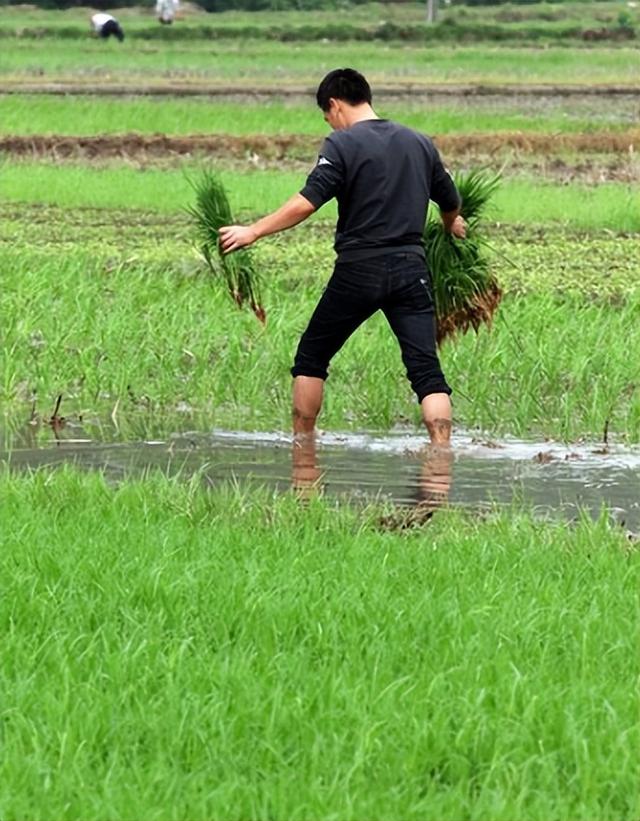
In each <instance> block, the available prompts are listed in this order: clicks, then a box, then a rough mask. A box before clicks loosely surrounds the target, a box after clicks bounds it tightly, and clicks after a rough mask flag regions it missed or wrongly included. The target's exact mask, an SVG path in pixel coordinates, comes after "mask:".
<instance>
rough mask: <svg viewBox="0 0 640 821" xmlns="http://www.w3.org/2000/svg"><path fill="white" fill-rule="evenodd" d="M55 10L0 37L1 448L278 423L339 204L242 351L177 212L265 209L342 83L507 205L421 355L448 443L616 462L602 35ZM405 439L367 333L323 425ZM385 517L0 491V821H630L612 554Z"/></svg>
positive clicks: (235, 323)
mask: <svg viewBox="0 0 640 821" xmlns="http://www.w3.org/2000/svg"><path fill="white" fill-rule="evenodd" d="M88 14H89V11H88V10H85V9H80V10H78V9H75V10H67V11H64V12H62V11H42V10H35V9H33V8H32V7H20V6H14V7H3V15H2V20H1V21H0V152H1V157H0V272H1V273H0V276H1V283H2V287H1V288H0V411H1V414H2V415H1V416H0V418H1V419H2V420H3V422H2V423H1V424H2V426H3V437H4V438H5V439H6V440H7V441H9V445H8V446H7V447H8V448H9V449H10V440H11V435H10V432H16V431H18V432H23V431H25V430H28V431H29V435H30V436H31V437H32V439H34V441H35V442H36V443H37V444H39V445H40V446H42V447H44V446H50V444H49V442H50V440H51V438H52V428H51V424H50V422H51V417H52V416H54V417H55V416H56V413H55V410H54V409H55V408H56V402H57V398H58V397H60V396H62V400H61V405H60V406H59V407H60V414H61V415H64V416H65V417H66V419H68V420H79V419H82V420H85V421H90V420H96V421H100V420H117V422H118V429H119V431H120V434H119V435H120V436H128V437H132V438H135V437H138V438H140V439H142V438H148V437H152V436H163V435H166V434H167V433H168V432H171V431H174V430H179V429H180V430H188V429H190V428H191V429H197V430H199V431H207V430H211V429H213V428H215V429H225V430H245V431H248V430H250V431H262V432H272V431H286V430H288V428H289V424H290V376H289V371H288V369H289V367H290V364H291V360H292V356H293V353H294V351H295V346H296V344H297V340H298V337H299V335H300V333H301V332H302V331H303V330H304V327H305V325H306V322H307V320H308V317H309V316H310V314H311V311H312V310H313V307H314V305H315V302H316V300H317V298H318V296H319V294H320V292H321V290H322V287H323V285H324V283H325V282H326V280H327V278H328V275H329V273H330V270H331V265H332V260H333V252H332V234H333V227H334V222H335V216H336V211H335V208H334V206H333V205H332V204H329V205H327V206H326V207H325V208H323V209H321V210H320V211H319V212H318V213H317V214H315V215H314V216H313V217H312V218H311V220H309V221H308V222H307V223H305V224H304V225H302V226H298V227H297V228H295V229H293V230H292V231H290V232H288V233H286V234H282V235H279V236H276V237H272V238H268V239H265V240H263V241H262V242H261V243H259V244H258V245H257V246H256V248H255V252H254V259H255V263H256V266H257V267H258V269H259V270H260V272H261V275H262V292H263V301H264V304H265V308H266V310H267V317H268V319H267V323H266V325H261V324H260V323H259V322H257V321H256V319H255V317H254V316H253V315H252V314H251V313H250V312H249V311H247V312H243V311H239V310H238V309H237V308H236V307H235V306H234V305H233V303H232V302H231V300H230V299H229V297H228V296H227V295H226V294H225V293H224V291H223V289H221V288H220V287H219V286H218V284H217V283H216V282H215V281H214V280H213V279H212V277H211V274H210V273H208V271H207V269H206V266H205V265H204V263H203V261H202V259H201V258H200V256H199V254H198V251H197V249H196V242H195V236H194V229H193V225H192V223H191V220H190V218H189V216H188V214H187V209H188V207H189V206H190V205H191V204H192V203H193V196H194V195H193V189H192V185H191V181H192V180H193V179H194V178H195V177H197V175H198V174H199V173H200V172H201V171H202V169H205V168H206V169H214V170H216V171H217V172H218V173H219V174H220V176H221V178H222V180H223V181H224V183H225V185H226V186H227V189H228V192H229V196H230V200H231V204H232V207H233V209H234V211H235V213H236V214H237V215H238V218H239V219H243V220H249V219H252V218H254V217H257V216H259V215H262V214H264V213H266V212H267V211H269V210H272V209H274V208H275V207H277V206H278V205H279V204H280V203H281V202H282V201H283V200H284V199H285V198H287V197H288V196H289V195H290V194H292V193H295V192H296V191H297V190H299V189H300V188H301V186H302V184H303V182H304V179H305V176H306V174H307V172H308V170H309V168H310V167H311V166H312V165H313V163H314V161H315V156H316V153H317V150H318V146H319V145H320V143H321V141H322V138H323V136H324V134H325V133H326V128H327V126H326V125H325V123H324V122H323V119H322V116H321V115H320V113H319V112H318V111H317V110H316V108H315V103H314V100H313V94H312V91H313V88H314V86H315V85H316V84H317V82H318V81H319V79H321V77H322V76H323V74H324V73H325V72H326V71H327V70H329V69H331V68H333V67H336V66H339V65H353V66H354V67H356V68H358V69H360V70H361V71H363V72H364V73H365V74H366V75H367V76H368V77H370V79H371V80H372V85H373V90H374V105H375V107H376V109H377V110H378V112H379V113H380V114H381V115H383V116H386V117H391V118H393V119H397V120H399V121H401V122H404V123H406V124H408V125H410V126H412V127H414V128H416V129H419V130H422V131H424V132H425V133H428V134H430V135H431V136H433V138H434V140H435V142H436V144H437V146H438V147H439V149H440V151H441V153H442V155H443V157H444V158H445V160H446V162H447V164H448V165H449V166H450V167H451V168H452V169H454V170H468V169H470V168H477V167H483V168H487V169H490V170H492V171H500V172H501V174H502V183H501V186H500V188H499V190H498V192H497V194H496V195H495V198H494V201H493V203H492V210H491V212H490V217H489V223H488V226H487V238H488V239H487V241H488V246H489V247H488V249H487V252H488V253H489V256H490V260H491V265H492V269H493V270H494V272H495V274H496V276H497V277H498V280H499V282H500V284H501V285H502V288H503V290H504V298H503V301H502V304H501V306H500V308H499V310H498V312H497V314H496V316H495V319H494V322H493V325H492V327H491V328H490V329H488V328H486V327H485V328H481V329H480V331H479V332H478V333H477V334H475V333H473V332H470V333H468V334H467V335H465V336H460V337H459V338H457V339H454V340H451V341H448V342H446V343H445V345H444V346H443V348H442V351H441V354H442V361H443V366H444V369H445V372H446V374H447V376H448V379H449V381H450V383H451V384H452V386H453V388H454V396H453V398H454V425H455V427H456V428H457V429H460V430H465V431H473V432H475V433H476V434H477V435H478V436H479V437H490V438H492V439H494V440H497V441H499V440H500V438H501V437H512V436H517V437H520V438H522V439H530V440H535V441H540V442H544V441H547V440H554V441H561V442H567V443H578V442H588V443H593V444H594V446H600V447H601V446H603V445H604V446H605V447H606V445H607V443H615V444H616V445H620V446H625V447H630V448H633V447H635V446H637V445H638V444H639V443H640V278H639V273H640V198H639V196H638V191H639V185H638V184H639V182H640V160H639V159H638V150H639V148H640V82H639V80H638V78H639V77H640V72H639V71H638V69H639V68H640V46H639V44H640V39H638V36H637V34H636V32H639V31H640V9H639V8H637V7H636V5H635V4H631V3H628V4H627V3H622V2H620V3H618V2H615V3H614V2H610V0H606V1H605V2H598V3H595V2H588V3H587V2H585V3H558V4H546V3H539V4H531V5H526V6H520V5H512V4H503V5H499V6H495V7H478V8H474V7H466V6H456V5H455V3H454V4H453V5H451V6H445V7H444V8H443V10H442V16H441V19H440V22H439V23H438V25H439V27H440V28H439V29H438V31H439V32H440V33H439V34H438V36H433V34H432V33H430V32H429V31H427V28H428V27H426V25H425V24H424V20H423V17H424V12H423V9H422V7H421V6H418V5H415V6H414V5H413V4H409V3H407V4H395V5H392V6H382V5H369V6H355V7H353V8H346V7H345V8H344V9H342V10H335V11H322V12H320V11H313V12H303V11H299V12H280V13H276V12H259V13H252V14H249V13H246V12H225V13H223V14H213V15H207V14H205V13H204V12H201V11H198V10H197V9H196V8H195V7H193V8H191V7H187V8H186V9H185V10H184V11H183V16H182V19H180V20H178V21H177V22H176V23H175V24H174V26H172V27H170V30H168V31H167V30H166V28H168V27H165V28H164V29H162V31H161V33H158V31H159V30H160V27H159V26H158V27H156V23H155V21H154V18H153V15H152V14H151V10H150V9H147V10H144V9H123V10H121V11H120V10H118V11H117V12H116V14H117V16H118V17H119V18H120V20H121V21H122V23H123V26H124V28H125V31H126V32H127V37H126V39H125V41H124V43H122V44H120V43H117V42H111V41H107V42H98V41H95V40H93V39H92V38H91V37H90V36H89V34H88V31H87V16H88ZM456 27H457V28H456ZM452 31H455V32H457V34H456V36H453V35H452V34H451V32H452ZM336 32H337V33H336ZM447 32H449V33H448V34H447ZM593 32H596V34H595V35H594V34H593ZM419 425H420V420H419V409H418V408H417V406H416V404H415V400H414V398H413V396H412V395H411V391H410V388H409V386H408V384H407V383H406V379H405V376H404V372H403V367H402V363H401V361H400V357H399V354H398V350H397V344H396V342H395V340H394V339H393V338H392V337H391V335H390V334H389V331H388V328H387V326H386V324H385V322H384V320H383V318H381V317H377V316H376V317H373V318H372V320H371V321H370V322H368V323H367V324H366V325H365V326H364V327H363V328H361V329H360V330H359V332H358V333H357V334H356V335H355V336H354V337H353V338H352V339H351V340H349V342H348V343H347V345H346V346H345V348H344V350H343V351H342V352H341V353H340V354H339V355H338V357H336V359H335V362H334V365H333V367H332V371H331V377H330V379H329V381H328V384H327V391H326V404H325V407H324V408H323V413H322V417H321V426H322V427H323V429H325V430H328V431H333V432H337V433H341V432H342V433H345V434H346V433H348V432H354V433H355V432H360V431H377V432H385V431H391V430H398V429H403V430H404V429H406V430H411V431H417V430H419V429H420V427H419ZM12 435H13V434H12ZM20 435H22V433H21V434H20ZM454 482H455V474H454ZM399 521H400V520H399V519H398V517H397V516H396V513H395V512H394V511H393V510H390V509H389V506H388V504H386V503H384V502H377V503H375V504H368V505H365V506H363V505H358V506H350V505H348V504H345V503H340V504H338V503H337V502H335V501H331V500H330V499H327V498H323V497H322V496H321V495H318V496H317V497H314V498H312V499H311V500H310V501H309V500H306V501H305V503H304V504H303V503H301V501H300V499H299V498H298V497H297V496H296V495H295V494H294V493H291V494H284V495H282V494H280V495H276V494H274V493H272V492H269V491H267V490H257V491H256V490H255V489H249V488H247V487H244V486H242V485H238V484H237V483H235V484H234V483H233V482H230V483H229V484H228V485H227V486H223V487H216V488H213V489H212V488H209V487H207V484H206V482H205V481H203V477H202V476H201V475H194V476H189V475H186V474H185V475H177V476H172V477H169V476H167V475H163V474H162V473H160V472H157V471H150V472H149V473H148V474H147V475H144V476H142V477H140V476H138V477H135V478H134V477H131V478H125V479H124V480H120V481H117V482H115V481H113V480H112V479H111V478H109V477H107V476H105V475H102V474H101V473H99V472H98V473H95V472H94V473H92V472H89V471H86V470H80V469H79V468H77V467H76V468H74V467H69V466H67V467H64V468H58V469H52V468H46V469H38V470H35V469H34V470H32V471H17V470H15V469H13V468H12V466H11V462H10V460H7V464H4V465H0V544H1V546H2V550H1V551H0V565H1V567H2V570H1V572H0V584H1V585H2V596H0V623H1V625H2V630H1V631H0V636H1V638H0V647H1V657H2V659H3V661H2V663H1V664H0V692H1V694H2V697H1V699H0V705H1V706H0V710H1V711H2V723H1V725H0V727H1V729H0V733H1V738H2V744H1V752H0V783H2V785H3V789H2V790H0V817H2V818H3V819H24V818H32V819H77V818H83V819H105V818H132V819H134V818H145V819H166V818H171V819H174V818H175V819H184V818H189V819H194V821H195V819H278V821H280V819H289V818H298V819H309V821H311V819H354V821H364V820H365V819H367V821H373V820H374V819H375V821H383V819H384V820H385V821H386V820H387V819H439V820H440V819H442V820H443V821H445V820H446V819H450V820H451V821H459V819H463V818H464V819H478V821H480V819H482V821H494V820H495V821H499V820H500V821H501V820H502V819H504V821H516V820H517V821H529V819H540V821H542V819H567V820H568V819H571V820H572V821H573V820H574V819H580V821H600V819H603V820H604V819H611V821H623V819H624V820H625V821H627V820H628V821H637V819H638V817H640V798H639V797H640V766H639V764H638V760H640V757H639V756H638V755H637V751H638V749H639V748H640V719H639V716H640V710H639V707H640V704H639V701H638V684H639V682H640V654H639V653H638V643H637V636H638V629H639V627H640V600H639V598H638V589H639V583H640V553H639V552H638V541H637V534H633V533H630V532H627V531H625V529H624V527H621V526H620V525H619V524H615V523H613V521H612V519H611V517H610V516H609V513H608V511H606V510H603V512H602V515H601V516H600V517H599V518H597V519H596V520H593V519H592V518H590V517H588V516H586V515H585V516H583V517H578V519H577V520H576V521H573V522H566V521H562V520H560V519H554V518H550V519H541V518H539V517H538V516H536V515H534V512H533V511H532V510H530V509H528V508H527V507H526V505H514V506H513V507H512V508H507V509H505V508H502V509H498V508H496V509H494V510H489V511H484V512H483V513H482V515H480V514H478V513H477V512H476V513H474V511H472V510H456V509H446V508H445V509H442V510H439V511H438V512H437V513H436V514H435V515H434V516H433V517H429V518H428V520H427V519H426V518H425V519H424V520H422V521H418V520H416V521H414V522H413V523H412V524H409V525H407V524H406V522H405V523H403V524H402V525H400V524H398V522H399Z"/></svg>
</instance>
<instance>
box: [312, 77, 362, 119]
mask: <svg viewBox="0 0 640 821" xmlns="http://www.w3.org/2000/svg"><path fill="white" fill-rule="evenodd" d="M332 97H333V98H334V99H336V100H344V101H345V103H349V105H360V104H362V103H369V105H371V88H370V87H369V83H368V82H367V81H366V80H365V78H364V77H363V76H362V74H360V72H359V71H356V70H355V69H354V68H336V69H334V70H333V71H330V72H329V73H328V74H327V76H326V77H325V78H324V80H323V81H322V82H321V83H320V85H319V86H318V91H317V92H316V100H317V101H318V105H319V106H320V108H321V109H322V110H323V111H328V110H329V108H330V103H329V100H330V99H331V98H332Z"/></svg>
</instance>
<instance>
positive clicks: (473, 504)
mask: <svg viewBox="0 0 640 821" xmlns="http://www.w3.org/2000/svg"><path fill="white" fill-rule="evenodd" d="M124 439H125V441H123V436H122V435H119V431H118V430H117V429H115V428H114V427H113V426H109V425H98V426H96V427H95V428H94V430H93V434H92V430H91V426H86V425H85V426H83V425H82V424H80V423H74V422H72V421H69V422H66V421H65V424H64V426H60V427H59V426H57V425H55V424H54V425H53V426H51V425H50V426H48V427H45V428H44V429H42V428H39V427H38V426H37V425H34V424H27V425H23V426H21V427H19V428H17V429H16V428H14V429H13V432H9V430H5V431H4V433H3V435H2V439H1V441H2V449H1V450H0V464H2V463H4V464H5V465H6V466H7V467H8V468H10V469H11V470H12V471H24V470H35V469H38V468H44V467H46V468H52V467H55V466H62V465H65V464H70V465H73V466H75V467H78V468H79V469H82V470H91V471H98V472H100V473H101V474H102V475H104V476H105V477H106V478H107V479H108V480H110V481H119V482H120V481H126V480H127V479H135V478H139V477H141V476H145V475H149V474H150V473H153V472H156V471H158V472H160V473H161V474H162V475H164V476H167V477H171V476H179V477H181V478H182V479H184V480H185V481H187V480H189V479H190V478H191V477H193V476H198V477H199V479H200V480H201V482H202V484H203V486H204V487H219V486H222V485H225V484H227V485H228V484H234V483H238V484H239V485H240V486H242V487H244V486H246V487H254V488H255V487H261V488H265V489H267V490H275V491H278V492H285V491H287V490H289V489H290V488H293V489H294V490H296V491H298V492H303V493H305V494H311V495H316V494H321V495H326V496H327V497H329V498H334V499H338V500H341V501H343V502H345V503H356V504H358V505H361V504H366V503H378V504H383V503H385V502H391V503H394V504H396V505H399V506H401V507H410V508H411V507H416V508H421V507H422V508H425V507H426V508H428V509H429V510H433V511H435V510H437V509H439V508H441V507H444V506H453V507H454V508H460V509H462V510H465V511H467V512H469V513H471V514H473V513H474V512H475V513H480V512H483V511H488V510H492V509H516V508H521V509H525V510H530V511H532V512H533V513H534V514H535V515H537V516H540V517H550V518H554V517H555V518H561V519H567V520H569V521H576V520H578V519H579V518H580V517H581V516H582V515H583V514H586V515H591V516H592V517H594V518H596V519H597V518H598V517H599V516H601V515H609V516H610V518H611V521H612V523H618V524H619V525H621V527H622V528H623V529H626V530H627V531H628V532H629V534H630V535H631V536H633V534H636V537H637V538H640V448H638V447H635V448H633V447H631V448H629V447H627V448H624V447H620V446H617V447H616V446H612V447H609V446H607V445H603V444H602V443H600V444H591V445H587V444H584V443H580V444H574V445H566V444H564V445H563V444H560V443H557V442H550V441H546V442H524V441H518V440H514V439H505V440H502V441H493V440H490V439H486V438H485V439H483V438H482V437H478V436H471V435H465V434H464V433H457V434H454V436H453V441H452V449H451V452H443V453H439V452H437V451H434V450H433V449H432V448H430V447H429V446H428V445H427V439H426V436H425V434H422V435H421V434H420V433H418V432H413V433H409V432H403V433H400V432H396V433H394V434H384V435H382V434H381V435H374V434H357V433H344V434H340V433H319V434H318V436H317V438H316V441H315V442H313V443H311V442H308V441H305V440H304V439H303V440H301V441H296V440H294V439H292V437H291V436H290V435H287V434H284V433H266V432H265V433H249V432H241V431H222V430H218V431H215V430H214V431H212V432H210V433H203V432H196V431H185V432H184V433H181V434H177V433H176V434H171V435H169V436H164V437H162V438H160V437H158V436H156V437H154V438H147V439H142V440H140V441H126V437H124Z"/></svg>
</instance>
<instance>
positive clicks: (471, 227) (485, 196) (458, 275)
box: [424, 170, 502, 345]
mask: <svg viewBox="0 0 640 821" xmlns="http://www.w3.org/2000/svg"><path fill="white" fill-rule="evenodd" d="M455 183H456V186H457V188H458V191H459V193H460V196H461V198H462V206H461V214H462V216H463V218H464V220H465V221H466V223H467V236H466V239H464V240H460V239H456V238H455V237H453V236H452V235H451V234H449V233H448V232H446V231H445V230H444V227H443V225H442V223H441V221H440V220H439V219H435V218H433V219H428V220H427V223H426V225H425V229H424V244H425V250H426V254H427V261H428V263H429V267H430V270H431V272H432V274H433V290H434V297H435V304H436V316H437V320H438V330H437V339H438V344H439V345H440V344H442V342H443V341H444V340H445V339H446V338H447V337H450V336H453V335H454V334H455V333H457V332H460V333H466V332H467V331H468V330H469V328H473V329H474V330H475V331H477V330H478V329H479V327H480V326H481V325H482V324H483V323H486V324H488V325H490V324H491V320H492V318H493V314H494V313H495V311H496V309H497V307H498V305H499V303H500V300H501V298H502V290H501V288H500V286H499V285H498V281H497V279H496V277H495V276H494V274H493V273H492V272H491V269H490V266H489V262H488V260H487V258H486V256H485V254H484V247H483V246H486V241H485V239H484V237H483V235H482V225H481V223H482V217H483V216H484V214H485V211H486V206H487V203H488V202H489V200H490V199H491V196H492V195H493V193H494V192H495V190H496V188H497V187H498V185H499V183H500V176H499V175H493V174H489V173H487V172H486V171H483V170H475V171H470V172H469V173H468V174H457V175H456V176H455Z"/></svg>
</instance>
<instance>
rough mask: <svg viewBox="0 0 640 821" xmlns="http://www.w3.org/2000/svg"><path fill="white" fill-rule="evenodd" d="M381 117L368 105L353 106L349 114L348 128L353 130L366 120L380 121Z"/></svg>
mask: <svg viewBox="0 0 640 821" xmlns="http://www.w3.org/2000/svg"><path fill="white" fill-rule="evenodd" d="M379 119H380V117H378V115H377V114H376V112H375V111H374V110H373V109H372V108H371V106H370V105H369V104H368V103H363V105H357V106H352V107H351V108H350V109H349V111H348V113H347V123H348V125H347V128H351V126H352V125H355V124H356V123H362V122H364V121H365V120H379Z"/></svg>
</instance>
